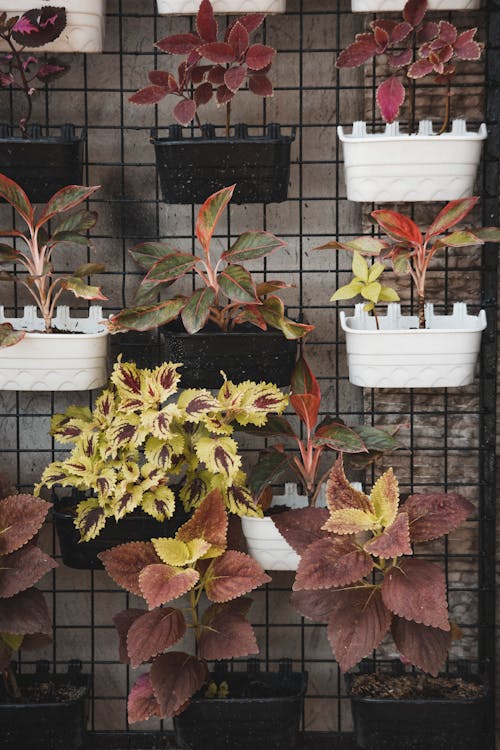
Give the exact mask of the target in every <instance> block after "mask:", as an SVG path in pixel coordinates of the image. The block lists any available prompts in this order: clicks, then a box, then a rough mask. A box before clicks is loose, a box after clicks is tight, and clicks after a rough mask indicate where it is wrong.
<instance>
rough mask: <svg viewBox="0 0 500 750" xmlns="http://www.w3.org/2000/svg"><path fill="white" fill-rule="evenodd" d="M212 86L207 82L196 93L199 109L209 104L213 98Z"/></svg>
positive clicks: (196, 102) (195, 97)
mask: <svg viewBox="0 0 500 750" xmlns="http://www.w3.org/2000/svg"><path fill="white" fill-rule="evenodd" d="M212 94H213V91H212V84H211V83H208V82H206V81H205V83H202V84H201V85H200V86H198V87H197V89H196V90H195V92H194V101H195V104H196V106H197V107H201V106H202V105H203V104H208V102H209V101H210V99H211V98H212Z"/></svg>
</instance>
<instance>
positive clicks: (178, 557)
mask: <svg viewBox="0 0 500 750" xmlns="http://www.w3.org/2000/svg"><path fill="white" fill-rule="evenodd" d="M151 541H152V542H153V546H154V548H155V550H156V554H157V555H158V556H159V557H160V558H161V560H162V561H163V562H164V563H167V565H173V566H175V567H177V568H182V567H183V566H184V565H191V564H192V563H195V562H196V561H197V560H199V559H200V557H203V555H204V554H205V552H207V551H208V550H209V549H210V542H206V541H205V540H204V539H193V540H191V541H189V542H181V540H180V539H152V540H151Z"/></svg>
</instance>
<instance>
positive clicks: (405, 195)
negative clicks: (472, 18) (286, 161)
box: [336, 0, 486, 203]
mask: <svg viewBox="0 0 500 750" xmlns="http://www.w3.org/2000/svg"><path fill="white" fill-rule="evenodd" d="M426 9H427V0H408V1H407V3H406V5H405V7H404V10H403V17H402V20H401V21H400V22H398V21H396V20H387V19H379V18H377V19H375V20H374V21H372V22H371V23H370V31H367V32H364V33H362V34H358V35H357V36H356V39H355V41H354V42H353V43H352V44H350V45H349V46H348V47H347V48H346V49H345V50H343V52H341V53H340V55H339V57H338V58H337V62H336V65H337V67H338V68H356V67H359V66H360V65H364V64H365V63H367V62H369V61H370V60H374V59H378V57H379V56H380V55H385V56H386V59H387V62H388V65H389V68H390V72H391V74H390V76H389V77H388V78H386V79H385V80H384V81H383V82H382V83H381V84H380V85H379V86H378V88H377V95H376V96H377V104H378V106H379V109H380V113H381V115H382V118H383V120H384V121H385V122H386V123H387V125H386V128H385V132H383V133H378V132H374V133H368V132H367V128H366V123H365V122H362V121H359V122H355V123H354V125H353V128H352V133H351V134H346V133H344V129H343V127H342V126H339V127H338V135H339V138H340V140H341V142H342V145H343V151H344V168H345V179H346V186H347V198H348V199H349V200H353V201H374V202H377V203H380V202H384V201H398V202H400V201H434V200H454V199H456V198H463V197H465V196H468V195H471V194H472V192H473V189H474V179H475V175H476V171H477V165H478V163H479V159H480V156H481V146H482V141H483V140H484V139H485V138H486V126H485V125H484V124H482V125H481V127H480V128H479V130H478V131H477V132H472V131H468V130H467V126H466V123H465V121H464V120H454V121H453V123H452V127H451V130H450V131H448V124H449V120H450V102H451V97H452V91H451V84H452V82H453V79H454V77H455V75H456V68H457V63H459V62H461V61H463V60H467V61H474V60H479V59H480V57H481V52H482V49H483V45H482V44H480V43H479V42H477V41H475V39H474V37H475V34H476V29H467V30H465V31H461V32H460V33H459V32H458V31H457V29H456V27H455V26H454V25H453V24H452V23H450V22H449V21H447V20H441V21H439V22H435V21H428V20H426V18H425V13H426ZM428 76H432V77H433V83H434V84H436V85H437V86H442V87H443V90H444V96H443V98H444V102H445V112H444V116H443V118H442V119H443V122H442V125H441V128H440V130H439V132H438V133H437V134H436V133H435V132H434V131H433V126H432V122H431V120H422V121H421V122H420V124H419V127H418V133H411V132H408V133H402V132H400V130H399V123H398V122H396V118H397V117H398V114H399V111H400V108H401V106H402V105H403V102H404V100H405V88H404V85H403V83H402V81H401V80H400V78H401V77H403V78H408V79H409V80H410V82H415V81H418V80H422V79H423V78H426V77H428ZM412 94H413V92H412ZM412 98H413V97H410V104H411V101H412ZM412 119H413V117H412V116H411V115H410V117H409V120H410V127H412V126H413V124H414V123H413V122H412Z"/></svg>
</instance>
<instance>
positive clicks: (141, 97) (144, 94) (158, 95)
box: [129, 85, 171, 104]
mask: <svg viewBox="0 0 500 750" xmlns="http://www.w3.org/2000/svg"><path fill="white" fill-rule="evenodd" d="M170 93H171V91H170V90H169V89H167V88H165V87H164V86H156V85H155V86H146V87H145V88H143V89H140V90H139V91H136V92H135V94H132V96H130V97H129V102H132V104H156V103H157V102H161V100H162V99H164V98H165V97H166V96H167V95H168V94H170Z"/></svg>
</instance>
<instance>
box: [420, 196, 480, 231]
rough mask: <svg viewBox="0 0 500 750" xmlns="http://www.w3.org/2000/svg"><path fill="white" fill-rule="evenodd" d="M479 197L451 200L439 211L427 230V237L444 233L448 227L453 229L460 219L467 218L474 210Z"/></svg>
mask: <svg viewBox="0 0 500 750" xmlns="http://www.w3.org/2000/svg"><path fill="white" fill-rule="evenodd" d="M478 200H479V198H478V197H472V198H459V199H457V200H454V201H450V202H449V203H447V204H446V206H445V207H444V208H442V209H441V211H440V212H439V213H438V215H437V216H436V218H435V219H434V221H433V222H432V224H431V225H430V227H429V229H428V230H427V234H426V239H427V238H429V237H436V236H437V235H439V234H443V232H446V230H447V229H451V227H454V226H455V225H456V224H458V223H459V222H460V221H462V220H463V219H465V217H466V216H467V214H468V213H470V211H472V209H473V208H474V206H475V205H476V203H477V202H478Z"/></svg>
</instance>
